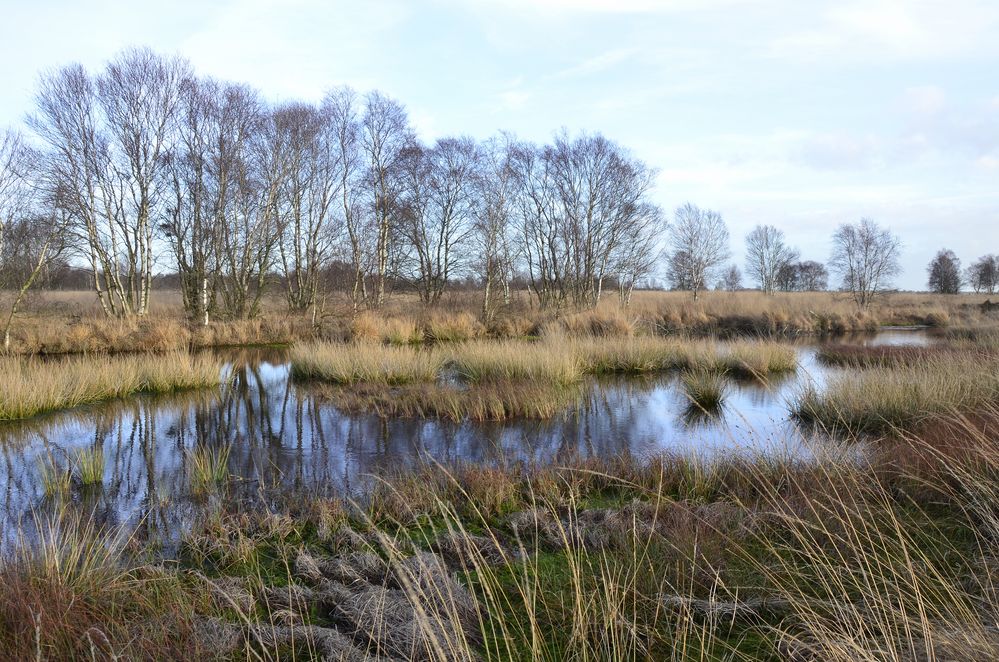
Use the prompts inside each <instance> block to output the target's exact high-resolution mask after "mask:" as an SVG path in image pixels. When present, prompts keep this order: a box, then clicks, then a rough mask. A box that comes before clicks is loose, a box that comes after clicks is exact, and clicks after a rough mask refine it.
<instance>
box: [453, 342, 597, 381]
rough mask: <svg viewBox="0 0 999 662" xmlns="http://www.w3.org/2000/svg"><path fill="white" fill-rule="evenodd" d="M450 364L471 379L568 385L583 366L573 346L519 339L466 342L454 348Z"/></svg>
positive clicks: (578, 374)
mask: <svg viewBox="0 0 999 662" xmlns="http://www.w3.org/2000/svg"><path fill="white" fill-rule="evenodd" d="M450 361H451V364H452V365H453V366H454V368H455V370H457V372H458V374H459V375H460V376H461V377H462V378H464V379H465V380H467V381H469V382H475V383H479V382H491V383H495V382H500V381H528V382H531V383H533V384H548V385H552V386H560V387H562V386H568V385H570V384H575V383H576V382H578V381H579V380H580V379H581V378H582V376H583V373H582V367H581V365H580V362H579V361H578V360H577V358H576V356H575V354H574V352H573V351H571V349H568V350H567V349H565V348H560V347H557V346H555V345H552V344H548V343H530V342H518V341H506V342H491V343H485V342H480V343H466V344H463V345H459V346H457V347H455V348H453V349H452V351H451V354H450Z"/></svg>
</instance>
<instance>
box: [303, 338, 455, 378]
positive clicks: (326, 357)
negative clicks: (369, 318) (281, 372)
mask: <svg viewBox="0 0 999 662" xmlns="http://www.w3.org/2000/svg"><path fill="white" fill-rule="evenodd" d="M443 365H444V355H443V354H442V353H441V352H439V351H437V350H433V349H430V350H426V349H417V348H412V347H383V346H380V345H370V344H349V345H345V344H334V343H313V344H309V345H303V346H300V347H296V348H295V349H294V350H292V353H291V371H292V375H293V376H294V377H296V378H298V379H317V380H321V381H326V382H331V383H334V384H358V383H369V384H383V385H389V386H392V385H398V384H412V383H416V382H432V381H434V380H435V379H437V374H438V373H439V372H440V370H441V368H442V367H443Z"/></svg>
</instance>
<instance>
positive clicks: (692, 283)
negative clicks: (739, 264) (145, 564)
mask: <svg viewBox="0 0 999 662" xmlns="http://www.w3.org/2000/svg"><path fill="white" fill-rule="evenodd" d="M668 243H669V248H670V256H669V270H668V273H669V277H670V280H671V281H672V282H673V285H674V287H675V288H677V289H685V290H690V292H691V293H692V294H693V297H694V300H695V301H696V300H697V295H698V292H700V291H701V290H703V289H705V287H706V283H707V282H708V280H709V279H710V278H711V276H712V275H713V273H714V272H715V270H716V269H717V268H718V267H719V266H720V265H721V264H722V263H723V262H725V260H727V259H728V257H729V255H730V252H729V248H728V229H727V228H726V227H725V221H724V220H723V219H722V217H721V214H719V213H718V212H715V211H711V210H708V209H700V208H699V207H697V206H695V205H692V204H690V203H689V202H688V203H687V204H685V205H683V206H682V207H678V208H677V209H676V211H675V212H674V214H673V224H672V225H671V226H670V230H669V240H668Z"/></svg>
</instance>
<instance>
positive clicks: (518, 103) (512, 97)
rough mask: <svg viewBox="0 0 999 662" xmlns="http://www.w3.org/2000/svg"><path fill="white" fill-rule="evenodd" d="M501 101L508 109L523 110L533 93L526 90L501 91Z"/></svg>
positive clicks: (501, 104)
mask: <svg viewBox="0 0 999 662" xmlns="http://www.w3.org/2000/svg"><path fill="white" fill-rule="evenodd" d="M498 97H499V103H500V106H502V107H503V108H504V109H506V110H521V109H523V108H524V106H526V105H527V102H528V101H529V100H530V98H531V95H530V93H529V92H525V91H524V90H507V91H505V92H500V93H499V95H498Z"/></svg>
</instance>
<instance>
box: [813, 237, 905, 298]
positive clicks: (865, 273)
mask: <svg viewBox="0 0 999 662" xmlns="http://www.w3.org/2000/svg"><path fill="white" fill-rule="evenodd" d="M900 251H901V242H900V241H899V239H898V237H896V236H895V235H894V234H892V232H891V231H890V230H888V229H887V228H881V227H880V226H879V225H878V224H877V223H875V222H874V221H873V220H871V219H869V218H863V219H861V220H860V222H859V223H856V224H849V223H844V224H843V225H841V226H840V227H839V229H837V230H836V233H835V234H834V235H833V252H832V257H831V258H830V260H829V265H830V266H831V267H832V269H833V271H835V272H836V273H837V274H839V277H840V279H841V283H842V284H841V287H842V289H843V290H844V291H846V292H849V293H850V294H851V295H852V296H853V299H854V301H856V302H857V305H858V306H861V307H863V308H866V307H867V306H869V305H870V304H871V302H872V301H873V300H874V298H875V297H877V295H879V294H880V293H882V292H883V291H884V290H885V289H886V288H888V287H891V283H892V279H893V278H894V277H895V276H896V275H898V273H899V272H900V270H901V267H900V266H899V262H898V257H899V252H900Z"/></svg>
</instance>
